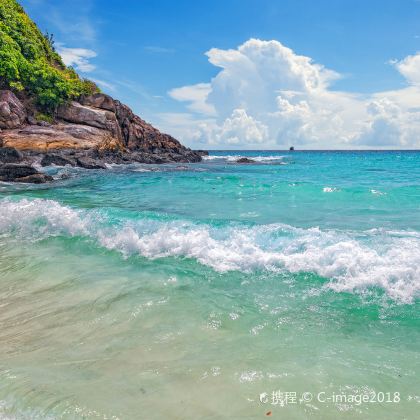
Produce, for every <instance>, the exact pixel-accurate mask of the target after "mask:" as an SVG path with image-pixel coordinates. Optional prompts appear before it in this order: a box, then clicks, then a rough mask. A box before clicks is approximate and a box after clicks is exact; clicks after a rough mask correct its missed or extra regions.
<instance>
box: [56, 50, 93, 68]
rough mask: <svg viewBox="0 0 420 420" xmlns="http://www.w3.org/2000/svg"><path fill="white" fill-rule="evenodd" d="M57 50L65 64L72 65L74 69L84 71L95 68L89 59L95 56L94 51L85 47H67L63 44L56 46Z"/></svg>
mask: <svg viewBox="0 0 420 420" xmlns="http://www.w3.org/2000/svg"><path fill="white" fill-rule="evenodd" d="M57 52H58V53H59V54H60V55H61V58H62V59H63V62H64V64H65V65H66V66H73V67H74V68H75V69H76V70H79V71H81V72H84V73H88V72H91V71H93V70H95V68H96V67H95V65H93V64H92V63H91V62H90V61H89V60H90V59H91V58H94V57H96V56H97V54H96V52H95V51H93V50H89V49H86V48H67V47H64V46H63V45H58V46H57Z"/></svg>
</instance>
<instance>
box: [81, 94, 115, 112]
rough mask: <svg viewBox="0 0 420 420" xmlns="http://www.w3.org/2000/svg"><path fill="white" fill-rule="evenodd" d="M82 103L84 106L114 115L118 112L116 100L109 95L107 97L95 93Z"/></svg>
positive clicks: (82, 100) (85, 98) (83, 99)
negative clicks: (103, 110)
mask: <svg viewBox="0 0 420 420" xmlns="http://www.w3.org/2000/svg"><path fill="white" fill-rule="evenodd" d="M80 102H81V103H82V105H87V106H91V107H94V108H99V109H105V110H107V111H111V112H113V113H115V112H116V108H115V102H114V99H112V98H111V96H109V95H105V94H104V93H95V94H93V95H90V96H87V97H84V98H82V99H81V101H80Z"/></svg>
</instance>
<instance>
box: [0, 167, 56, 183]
mask: <svg viewBox="0 0 420 420" xmlns="http://www.w3.org/2000/svg"><path fill="white" fill-rule="evenodd" d="M52 180H53V178H52V177H51V176H50V175H47V174H43V173H41V172H38V171H37V170H36V169H35V168H34V167H32V166H30V165H22V164H16V163H6V164H4V165H0V181H6V182H30V183H35V184H41V183H44V182H47V181H52Z"/></svg>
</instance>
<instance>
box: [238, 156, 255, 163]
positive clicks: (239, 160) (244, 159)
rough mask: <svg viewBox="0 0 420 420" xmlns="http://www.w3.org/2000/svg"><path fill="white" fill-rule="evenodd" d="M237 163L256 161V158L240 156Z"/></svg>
mask: <svg viewBox="0 0 420 420" xmlns="http://www.w3.org/2000/svg"><path fill="white" fill-rule="evenodd" d="M236 163H255V160H252V159H249V158H246V157H244V158H239V159H238V160H237V161H236Z"/></svg>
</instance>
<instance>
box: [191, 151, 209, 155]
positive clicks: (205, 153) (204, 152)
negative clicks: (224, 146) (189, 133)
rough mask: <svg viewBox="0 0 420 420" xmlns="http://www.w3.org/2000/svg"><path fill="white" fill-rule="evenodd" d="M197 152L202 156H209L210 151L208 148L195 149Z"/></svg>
mask: <svg viewBox="0 0 420 420" xmlns="http://www.w3.org/2000/svg"><path fill="white" fill-rule="evenodd" d="M194 152H195V153H198V154H199V155H200V156H208V155H209V152H208V151H207V150H194Z"/></svg>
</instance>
